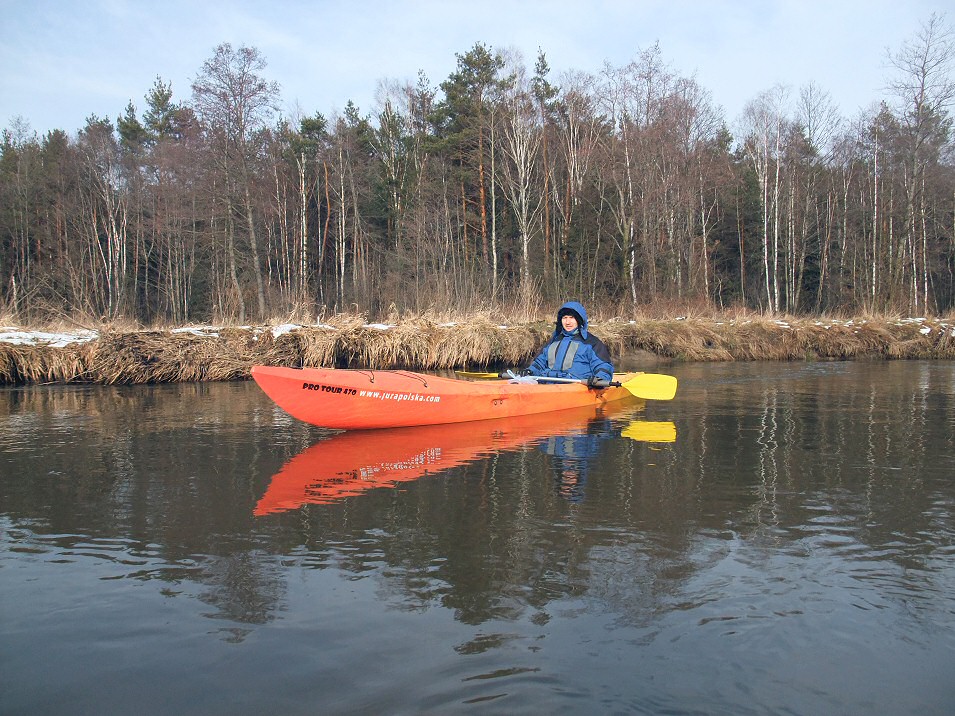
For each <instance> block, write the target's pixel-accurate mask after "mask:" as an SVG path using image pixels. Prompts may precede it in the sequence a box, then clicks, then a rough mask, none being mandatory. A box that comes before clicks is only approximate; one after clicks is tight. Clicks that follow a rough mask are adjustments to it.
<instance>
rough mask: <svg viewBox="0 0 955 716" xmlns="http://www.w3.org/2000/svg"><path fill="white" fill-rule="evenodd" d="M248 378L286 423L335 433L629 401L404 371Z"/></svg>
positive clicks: (565, 386) (261, 371)
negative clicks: (291, 420) (289, 418)
mask: <svg viewBox="0 0 955 716" xmlns="http://www.w3.org/2000/svg"><path fill="white" fill-rule="evenodd" d="M252 377H253V378H254V379H255V382H256V383H258V385H259V387H260V388H261V389H262V390H263V391H265V394H266V395H268V396H269V397H270V398H271V399H272V400H274V401H275V402H276V403H277V404H278V405H279V407H281V408H282V409H283V410H284V411H285V412H287V413H288V414H289V415H291V416H293V417H295V418H298V419H299V420H302V421H304V422H306V423H311V424H312V425H318V426H320V427H324V428H332V429H340V430H367V429H373V428H397V427H407V426H412V425H440V424H445V423H461V422H468V421H472V420H486V419H493V418H510V417H514V416H518V415H533V414H536V413H546V412H550V411H553V410H566V409H569V408H585V407H599V406H602V405H605V404H606V403H609V402H613V401H617V400H621V399H623V398H626V397H628V396H629V395H630V392H629V391H628V390H627V389H626V388H624V387H619V386H617V387H610V388H603V389H600V390H593V389H591V388H588V387H587V386H586V385H584V384H582V383H551V384H543V383H542V384H536V383H511V382H509V381H506V380H481V381H470V380H459V379H456V378H442V377H439V376H434V375H425V374H423V373H412V372H411V371H404V370H337V369H334V368H275V367H267V366H254V367H253V368H252ZM629 377H631V376H629V375H627V376H623V378H621V380H620V382H626V380H627V379H628V378H629Z"/></svg>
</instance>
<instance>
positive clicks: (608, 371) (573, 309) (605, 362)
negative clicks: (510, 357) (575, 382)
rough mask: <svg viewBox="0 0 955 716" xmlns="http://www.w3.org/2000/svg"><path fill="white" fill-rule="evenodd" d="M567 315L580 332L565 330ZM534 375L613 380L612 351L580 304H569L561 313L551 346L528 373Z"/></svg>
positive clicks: (571, 302)
mask: <svg viewBox="0 0 955 716" xmlns="http://www.w3.org/2000/svg"><path fill="white" fill-rule="evenodd" d="M565 313H572V314H574V316H575V317H576V318H577V324H578V328H577V330H576V331H574V332H573V333H570V334H568V333H566V332H565V331H564V329H563V326H561V322H560V320H561V318H562V317H563V315H564V314H565ZM528 370H529V372H530V374H531V375H536V376H540V377H544V378H577V379H580V380H586V379H588V378H590V377H591V376H596V377H597V378H601V379H603V380H608V381H609V380H613V363H611V362H610V351H609V350H608V349H607V346H605V345H604V343H603V341H601V340H600V339H599V338H597V336H595V335H594V334H593V333H591V332H590V330H589V329H588V320H587V311H586V309H584V307H583V305H581V304H580V303H578V302H577V301H568V302H567V303H565V304H564V305H563V306H561V307H560V309H559V310H558V311H557V325H556V328H555V329H554V335H553V336H552V337H551V339H550V342H549V343H548V344H547V345H546V346H544V348H543V349H542V350H541V352H540V353H539V354H538V355H537V357H536V358H535V359H534V361H533V362H532V363H531V365H530V368H529V369H528Z"/></svg>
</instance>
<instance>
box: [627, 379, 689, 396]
mask: <svg viewBox="0 0 955 716" xmlns="http://www.w3.org/2000/svg"><path fill="white" fill-rule="evenodd" d="M623 387H624V388H626V389H627V390H629V391H630V392H631V393H632V394H633V395H635V396H637V397H638V398H643V399H644V400H673V396H674V395H676V378H674V377H673V376H672V375H661V374H660V373H637V375H635V376H634V377H633V378H631V379H630V380H628V381H627V382H626V383H623Z"/></svg>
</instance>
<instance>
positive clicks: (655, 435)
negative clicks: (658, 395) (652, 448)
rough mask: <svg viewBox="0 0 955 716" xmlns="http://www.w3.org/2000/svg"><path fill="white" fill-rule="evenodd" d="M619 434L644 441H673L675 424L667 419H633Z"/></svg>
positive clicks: (674, 439) (674, 438) (674, 440)
mask: <svg viewBox="0 0 955 716" xmlns="http://www.w3.org/2000/svg"><path fill="white" fill-rule="evenodd" d="M620 435H621V436H622V437H625V438H630V439H631V440H639V441H640V442H644V443H673V442H676V425H674V424H673V423H671V422H669V421H667V422H665V423H651V422H649V421H648V420H634V421H633V422H632V423H630V425H628V426H627V427H626V428H624V429H623V431H622V432H621V433H620Z"/></svg>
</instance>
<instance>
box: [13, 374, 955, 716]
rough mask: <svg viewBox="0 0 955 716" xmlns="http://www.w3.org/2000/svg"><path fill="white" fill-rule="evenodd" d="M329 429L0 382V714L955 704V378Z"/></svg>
mask: <svg viewBox="0 0 955 716" xmlns="http://www.w3.org/2000/svg"><path fill="white" fill-rule="evenodd" d="M662 370H664V371H665V372H668V373H671V374H674V375H676V376H677V377H678V378H679V379H680V390H679V392H678V394H677V397H676V399H675V400H673V401H670V402H655V403H647V404H646V405H644V404H643V403H641V402H639V401H634V402H632V403H624V404H621V405H619V406H615V409H614V410H612V411H610V412H608V413H606V414H600V415H591V414H580V413H570V414H565V413H555V414H551V415H549V416H547V417H546V418H544V419H538V420H534V419H528V420H523V421H510V422H509V421H500V422H499V423H497V424H495V423H494V422H481V423H473V424H469V425H468V426H466V427H464V428H454V427H445V428H444V429H405V430H403V431H376V432H371V433H339V434H335V433H331V432H328V431H323V430H321V429H318V428H314V427H310V426H307V425H303V424H301V423H298V422H296V421H294V420H292V419H290V418H289V417H287V416H286V415H285V414H283V413H282V412H281V411H280V410H279V409H277V408H275V407H274V406H273V405H272V404H271V403H270V401H269V400H268V399H267V398H266V397H265V396H264V395H263V394H262V393H261V392H260V391H259V390H258V389H257V388H256V386H255V385H254V384H252V383H230V384H199V385H162V386H147V387H103V386H94V387H76V386H48V387H26V388H15V389H5V390H2V391H0V713H3V714H70V715H71V716H75V715H77V714H114V713H115V714H121V713H141V714H230V715H232V714H262V713H276V714H350V713H356V714H357V713H388V714H417V713H434V714H447V713H480V714H485V713H501V714H514V713H535V714H536V713H547V714H556V713H568V714H579V713H607V714H611V713H628V714H734V715H741V714H790V715H792V714H805V715H807V716H808V715H817V714H867V716H868V715H872V714H919V715H921V716H926V715H931V714H939V715H942V714H945V715H946V716H948V715H949V714H951V713H955V364H953V363H950V362H904V363H903V362H885V363H882V362H880V363H804V364H803V363H800V364H791V363H732V364H715V365H709V364H707V365H693V364H691V365H676V366H670V367H666V368H664V369H662Z"/></svg>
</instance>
